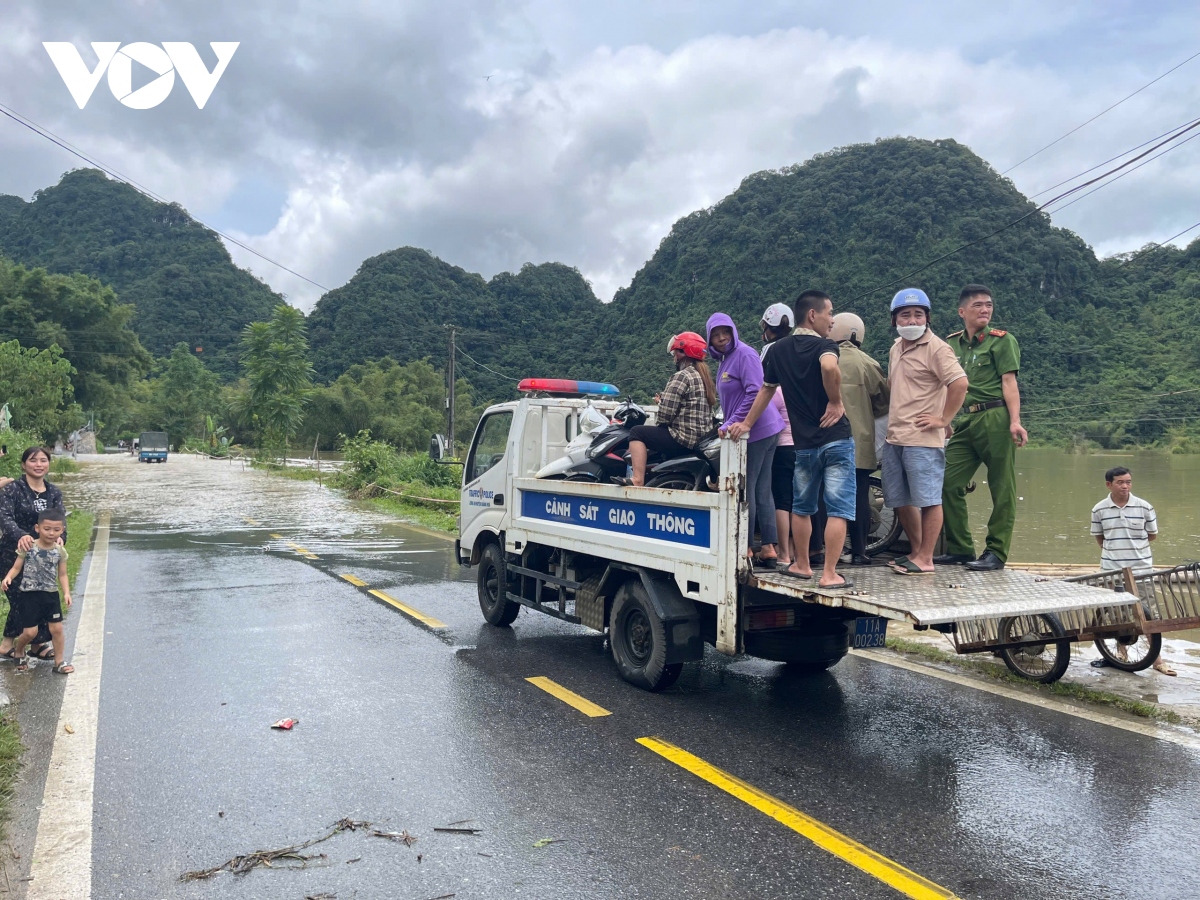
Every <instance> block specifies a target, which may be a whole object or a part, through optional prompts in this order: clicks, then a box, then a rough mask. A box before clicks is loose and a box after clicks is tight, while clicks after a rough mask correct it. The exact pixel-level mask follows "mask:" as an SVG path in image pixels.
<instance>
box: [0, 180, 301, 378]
mask: <svg viewBox="0 0 1200 900" xmlns="http://www.w3.org/2000/svg"><path fill="white" fill-rule="evenodd" d="M0 255H4V256H7V257H8V258H10V259H12V260H13V261H15V262H18V263H21V264H23V265H25V266H27V267H30V268H33V267H40V268H44V269H46V270H48V271H49V272H52V273H61V274H74V273H82V274H85V275H90V276H92V277H94V278H97V279H99V280H100V281H101V282H102V283H104V284H105V285H107V286H108V287H111V288H112V289H113V290H114V291H115V292H116V294H117V297H118V299H119V300H120V302H121V303H123V304H130V305H132V306H133V307H134V309H135V312H134V317H133V321H132V325H133V328H134V330H135V331H136V333H137V335H138V337H139V338H140V339H141V343H142V344H143V345H144V346H145V347H146V348H147V349H148V350H150V352H152V353H153V354H155V355H156V356H166V355H168V354H169V353H170V351H171V348H172V347H174V346H175V344H177V343H178V342H180V341H183V342H186V343H187V344H188V345H189V346H191V347H193V348H194V347H202V348H203V351H202V359H203V360H204V362H205V364H206V365H207V366H208V367H209V368H210V369H212V370H213V371H215V372H219V373H221V374H223V375H226V376H230V375H233V374H234V373H235V372H236V371H237V354H236V345H237V341H238V339H239V337H240V333H241V330H242V328H243V327H245V325H246V324H247V323H249V322H254V321H259V320H263V319H267V318H269V317H270V314H271V309H272V308H273V307H274V306H275V305H277V304H278V303H280V302H282V297H280V296H279V295H278V294H276V293H274V292H273V291H272V290H271V289H270V288H269V287H267V286H266V285H265V284H264V283H263V282H261V281H259V280H258V279H257V278H255V277H254V276H253V275H251V274H250V273H249V272H247V271H245V270H243V269H239V268H238V267H237V266H235V265H234V264H233V260H232V259H231V258H230V256H229V253H228V251H226V249H225V246H224V245H223V244H222V243H221V240H220V238H219V237H217V235H216V234H214V233H213V232H212V231H210V230H209V229H207V228H205V227H204V226H203V225H200V224H199V223H198V222H196V221H195V220H194V219H192V218H191V217H190V216H189V215H188V214H187V212H186V211H185V210H184V209H183V208H182V207H181V206H179V205H178V204H174V203H172V204H163V203H156V202H155V201H153V200H150V199H148V198H146V197H144V196H143V195H141V194H139V193H138V192H137V191H135V190H134V189H133V188H131V187H129V186H128V185H125V184H122V183H120V182H117V181H112V180H110V179H109V178H107V177H106V176H105V175H104V174H103V173H101V172H99V171H96V170H95V169H79V170H76V171H73V172H68V173H67V174H66V175H64V176H63V177H62V180H61V181H60V182H59V183H58V184H57V185H55V186H54V187H50V188H46V189H45V190H41V191H38V192H37V194H36V195H35V197H34V200H33V202H31V203H26V202H25V201H23V200H21V199H20V198H18V197H12V196H0Z"/></svg>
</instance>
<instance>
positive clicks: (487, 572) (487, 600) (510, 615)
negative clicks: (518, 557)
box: [478, 544, 521, 627]
mask: <svg viewBox="0 0 1200 900" xmlns="http://www.w3.org/2000/svg"><path fill="white" fill-rule="evenodd" d="M478 583H479V609H480V611H481V612H482V613H483V618H484V619H485V620H486V621H487V623H488V624H489V625H496V626H499V627H505V626H508V625H511V624H512V623H513V619H515V618H516V617H517V613H519V612H520V611H521V604H520V603H513V602H512V601H511V600H509V599H508V597H507V596H506V594H507V593H508V579H507V578H506V577H505V575H504V554H503V553H501V552H500V546H499V545H498V544H488V545H487V546H486V547H484V548H483V553H482V554H481V555H480V558H479V575H478Z"/></svg>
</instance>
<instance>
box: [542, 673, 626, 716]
mask: <svg viewBox="0 0 1200 900" xmlns="http://www.w3.org/2000/svg"><path fill="white" fill-rule="evenodd" d="M525 680H526V681H528V682H529V683H530V684H532V685H533V686H534V687H539V688H541V689H542V690H543V691H545V692H546V693H547V694H549V695H550V696H551V697H557V698H558V699H559V700H561V701H562V702H563V703H565V704H567V706H573V707H575V708H576V709H577V710H579V711H580V712H581V713H583V714H584V715H585V716H591V717H592V718H593V719H594V718H596V717H597V716H611V715H612V713H610V712H609V711H608V710H607V709H605V708H604V707H603V706H597V705H596V704H595V703H593V702H592V701H591V700H588V699H587V698H586V697H580V696H579V695H578V694H577V693H575V692H574V691H569V690H567V689H566V688H565V687H563V686H562V685H561V684H559V683H558V682H556V681H551V680H550V679H549V678H546V677H545V676H544V675H538V676H537V677H535V678H526V679H525Z"/></svg>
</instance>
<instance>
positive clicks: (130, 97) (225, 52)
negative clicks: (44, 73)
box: [42, 41, 240, 109]
mask: <svg viewBox="0 0 1200 900" xmlns="http://www.w3.org/2000/svg"><path fill="white" fill-rule="evenodd" d="M239 43H240V42H239V41H212V42H210V43H209V45H208V46H210V47H212V49H213V53H215V54H216V55H217V65H216V66H215V67H214V68H213V70H212V71H211V72H210V71H208V68H207V67H206V66H205V65H204V60H202V59H201V58H200V54H199V53H198V52H197V51H196V48H195V47H193V46H192V45H191V44H188V43H184V42H182V41H163V43H162V46H161V47H160V46H159V45H158V44H147V43H145V42H143V41H138V42H137V43H133V44H126V45H125V46H123V47H122V46H121V42H120V41H92V49H93V50H94V51H96V56H97V57H98V58H99V60H100V61H99V62H98V63H96V68H95V69H94V70H92V71H88V67H87V64H86V63H85V62H84V61H83V57H82V56H80V55H79V51H78V50H77V49H75V45H74V44H72V43H70V42H69V41H43V42H42V46H43V47H45V48H46V52H47V53H49V54H50V59H51V61H52V62H53V63H54V67H55V68H56V69H58V74H59V75H61V76H62V80H63V81H64V82H65V83H66V85H67V90H69V91H70V92H71V96H72V97H73V98H74V99H75V103H76V104H78V106H79V108H80V109H83V108H84V107H85V106H87V102H88V100H90V99H91V96H92V92H93V91H95V90H96V85H98V84H99V83H100V79H101V78H102V77H104V73H105V72H106V71H107V72H108V89H109V90H110V91H112V94H113V96H114V97H116V98H117V99H118V100H120V101H121V102H122V103H123V104H125V105H126V106H128V107H129V108H130V109H152V108H153V107H155V106H158V104H160V103H162V102H163V101H164V100H166V99H167V97H168V96H169V95H170V93H171V88H173V87H175V73H176V72H178V73H179V77H180V78H182V79H183V85H184V87H186V88H187V89H188V93H190V94H191V95H192V99H193V100H195V101H196V106H197V108H199V109H204V104H205V103H207V102H208V98H209V97H211V96H212V92H213V89H214V88H215V87H216V86H217V82H218V81H220V80H221V76H222V75H224V74H225V68H226V67H227V66H228V65H229V61H230V60H231V59H233V53H234V51H235V50H237V48H238V46H239ZM134 63H139V64H140V65H143V66H145V67H146V68H147V69H150V70H151V71H152V72H155V73H157V75H158V77H157V78H155V79H154V80H153V81H151V82H150V83H149V84H144V85H142V86H141V87H140V88H138V89H137V90H136V91H135V90H134V89H133V64H134Z"/></svg>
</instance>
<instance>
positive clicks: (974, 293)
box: [934, 284, 1029, 572]
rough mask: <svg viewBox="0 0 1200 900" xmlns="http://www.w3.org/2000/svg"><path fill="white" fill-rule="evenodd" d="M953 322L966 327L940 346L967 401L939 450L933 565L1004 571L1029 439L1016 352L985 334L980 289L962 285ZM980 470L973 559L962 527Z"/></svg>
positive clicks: (1004, 335) (993, 333) (987, 298)
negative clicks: (986, 509) (984, 505)
mask: <svg viewBox="0 0 1200 900" xmlns="http://www.w3.org/2000/svg"><path fill="white" fill-rule="evenodd" d="M958 314H959V316H960V317H961V318H962V320H963V324H964V325H965V326H966V328H965V329H963V330H962V331H957V332H955V333H954V334H952V335H950V336H948V337H947V338H946V341H947V343H949V344H950V346H951V347H952V348H953V349H954V352H955V355H957V356H958V362H959V364H960V365H961V366H962V367H963V370H964V371H965V372H966V373H967V381H968V383H969V385H970V386H969V387H968V388H967V398H966V400H965V401H963V407H962V412H961V413H960V415H959V417H958V418H957V419H955V420H954V426H953V427H954V433H953V435H952V436H951V437H950V443H949V444H947V445H946V475H945V479H944V481H943V485H942V509H943V512H944V514H945V519H946V525H945V527H946V553H945V555H944V556H938V557H935V558H934V562H935V563H943V564H944V563H965V564H966V566H967V568H968V569H973V570H975V571H977V572H991V571H995V570H998V569H1003V568H1004V564H1005V563H1006V562H1007V561H1008V550H1009V547H1010V546H1011V545H1012V533H1013V524H1014V523H1015V522H1016V518H1017V479H1016V448H1017V447H1024V446H1025V444H1026V442H1027V441H1028V440H1029V435H1028V434H1026V432H1025V429H1024V428H1022V427H1021V394H1020V392H1019V390H1018V389H1017V372H1018V370H1019V369H1020V368H1021V348H1020V347H1018V346H1017V339H1016V338H1015V337H1013V336H1012V335H1011V334H1009V333H1008V332H1007V331H1001V330H1000V329H998V328H989V327H988V326H989V324H990V323H991V321H992V292H991V290H990V289H989V288H987V287H985V286H984V285H982V284H968V285H967V286H966V287H964V288H963V289H962V291H961V292H960V293H959V295H958ZM980 463H982V464H983V465H985V466H986V467H987V483H988V487H989V488H990V489H991V493H992V517H991V518H990V519H988V533H987V546H986V547H985V549H984V553H983V555H982V556H981V557H979V559H975V545H974V542H972V540H971V530H970V527H969V525H968V523H967V485H968V484H969V483H970V481H971V478H972V476H973V475H974V474H975V471H976V470H977V469H978V468H979V465H980Z"/></svg>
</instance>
